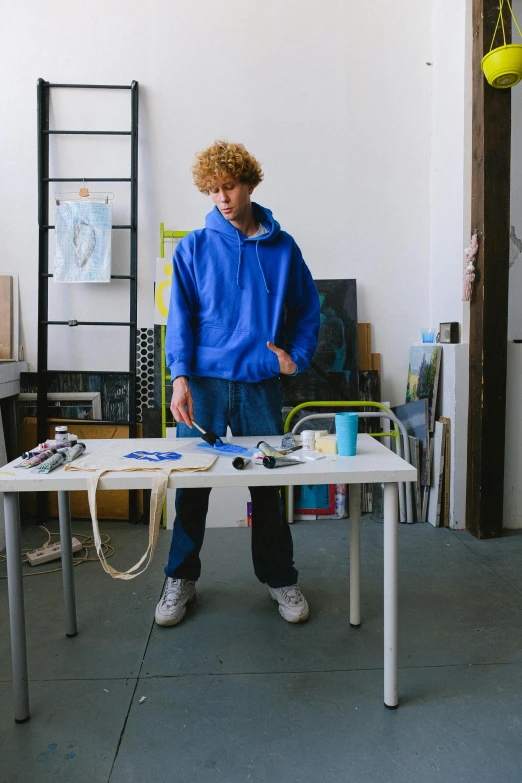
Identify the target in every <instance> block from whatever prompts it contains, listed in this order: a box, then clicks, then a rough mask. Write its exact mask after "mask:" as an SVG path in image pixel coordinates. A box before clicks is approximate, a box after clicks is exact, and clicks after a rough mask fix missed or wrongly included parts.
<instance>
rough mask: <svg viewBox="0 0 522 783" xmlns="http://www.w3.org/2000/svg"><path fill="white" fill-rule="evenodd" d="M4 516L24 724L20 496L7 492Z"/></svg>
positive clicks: (18, 703)
mask: <svg viewBox="0 0 522 783" xmlns="http://www.w3.org/2000/svg"><path fill="white" fill-rule="evenodd" d="M4 512H5V543H6V554H7V585H8V591H9V622H10V626H11V657H12V662H13V691H14V712H15V721H16V722H17V723H25V722H26V721H28V720H29V718H30V715H29V685H28V681H27V648H26V641H25V612H24V586H23V576H22V545H21V540H20V505H19V498H18V492H4Z"/></svg>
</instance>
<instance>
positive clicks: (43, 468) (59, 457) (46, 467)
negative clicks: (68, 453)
mask: <svg viewBox="0 0 522 783" xmlns="http://www.w3.org/2000/svg"><path fill="white" fill-rule="evenodd" d="M64 462H65V454H60V453H58V452H57V453H56V454H53V455H52V457H51V458H50V459H46V460H45V462H42V464H41V465H38V467H37V468H36V471H37V473H50V472H51V470H54V469H55V468H57V467H58V466H59V465H63V463H64Z"/></svg>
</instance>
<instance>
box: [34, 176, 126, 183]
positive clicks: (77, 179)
mask: <svg viewBox="0 0 522 783" xmlns="http://www.w3.org/2000/svg"><path fill="white" fill-rule="evenodd" d="M42 182H132V179H131V177H88V178H87V177H42Z"/></svg>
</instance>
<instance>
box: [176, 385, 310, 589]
mask: <svg viewBox="0 0 522 783" xmlns="http://www.w3.org/2000/svg"><path fill="white" fill-rule="evenodd" d="M189 384H190V390H191V392H192V397H193V398H194V419H195V421H197V423H198V424H199V425H200V426H201V427H203V429H204V430H212V431H213V432H215V433H216V435H220V436H222V437H223V436H224V435H226V432H227V425H228V426H229V427H230V429H231V431H232V434H233V435H236V436H239V435H281V434H282V431H283V420H282V415H281V408H282V393H281V381H280V380H279V378H271V379H270V380H268V381H261V382H260V383H239V382H233V381H227V380H224V379H221V378H191V379H190V382H189ZM195 435H196V431H195V430H193V429H190V428H189V427H187V426H186V425H185V424H178V437H180V438H193V437H195ZM221 459H226V458H225V457H222V458H221ZM260 469H261V470H263V468H260ZM249 489H250V496H251V498H252V561H253V564H254V572H255V575H256V576H257V578H258V579H259V581H260V582H263V583H265V584H268V585H269V586H270V587H286V586H287V585H293V584H296V582H297V571H296V569H295V568H294V563H293V555H294V549H293V543H292V534H291V532H290V527H289V525H288V522H287V521H286V520H285V519H284V516H283V507H282V501H281V496H280V494H279V492H278V490H277V489H276V488H275V487H249ZM209 496H210V489H203V488H202V489H178V490H177V492H176V519H175V520H174V530H173V531H172V543H171V545H170V552H169V560H168V563H167V566H166V568H165V573H166V575H167V576H171V577H173V578H174V579H192V580H194V581H196V580H197V579H198V578H199V575H200V573H201V561H200V557H199V553H200V551H201V547H202V545H203V536H204V535H205V522H206V517H207V511H208V501H209Z"/></svg>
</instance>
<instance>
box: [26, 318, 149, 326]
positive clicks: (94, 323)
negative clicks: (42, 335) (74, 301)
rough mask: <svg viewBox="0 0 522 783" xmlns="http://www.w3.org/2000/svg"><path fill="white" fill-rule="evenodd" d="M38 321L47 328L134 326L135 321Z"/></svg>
mask: <svg viewBox="0 0 522 783" xmlns="http://www.w3.org/2000/svg"><path fill="white" fill-rule="evenodd" d="M71 321H72V323H71V322H70V321H40V323H41V324H47V326H136V322H135V321H76V319H71Z"/></svg>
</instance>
